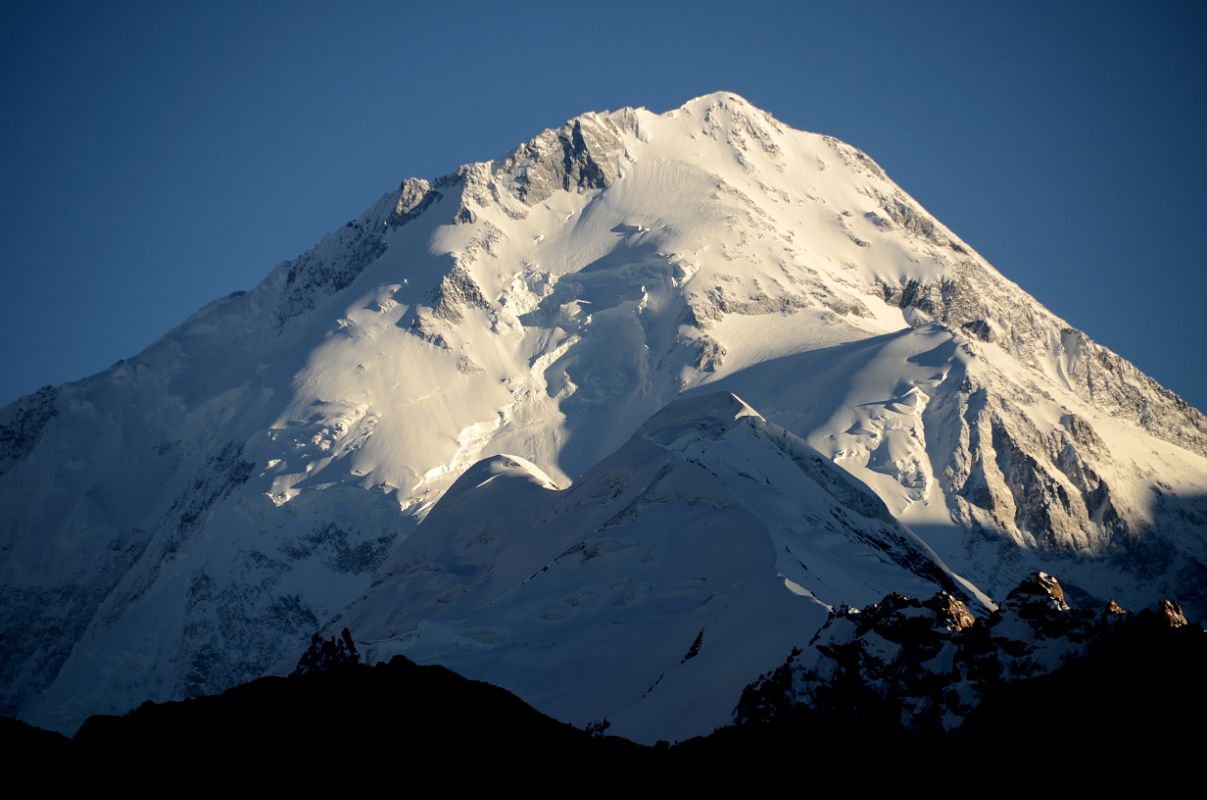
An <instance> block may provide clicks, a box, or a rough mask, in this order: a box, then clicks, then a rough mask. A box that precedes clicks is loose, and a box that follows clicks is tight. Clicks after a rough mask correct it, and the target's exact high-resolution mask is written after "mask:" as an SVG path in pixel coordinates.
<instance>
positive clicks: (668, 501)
mask: <svg viewBox="0 0 1207 800" xmlns="http://www.w3.org/2000/svg"><path fill="white" fill-rule="evenodd" d="M910 587H912V589H914V590H921V591H930V590H933V589H934V588H935V587H942V588H946V589H949V590H951V591H955V592H962V591H963V590H962V589H961V588H959V584H958V581H957V580H955V579H954V578H953V576H951V575H950V573H949V571H948V570H947V569H946V567H945V566H944V565H943V564H942V563H941V562H940V561H939V560H938V559H937V558H936V557H935V556H934V554H933V553H932V552H931V551H930V549H929V548H927V547H926V546H925V545H924V544H922V543H921V542H920V541H919V540H918V539H917V538H916V537H914V536H913V535H912V534H911V533H909V532H908V531H906V530H904V529H903V528H901V526H900V525H899V524H898V523H897V522H896V521H895V520H894V519H893V517H892V516H891V515H890V514H889V513H888V511H887V509H886V508H885V507H884V504H883V503H882V502H881V501H880V500H879V499H877V498H876V497H875V495H873V494H872V493H870V492H869V491H867V490H866V489H865V488H863V487H862V486H860V485H859V484H857V483H855V482H853V481H852V480H851V479H850V478H848V477H847V476H845V475H844V474H843V473H842V472H840V471H839V470H837V469H836V468H835V467H833V466H832V465H831V464H830V463H829V462H828V461H826V460H825V459H823V458H821V456H820V455H819V454H817V453H816V451H814V450H813V449H812V448H810V447H809V446H808V445H806V444H805V443H804V442H802V441H801V440H800V439H798V438H797V437H795V436H793V435H792V434H790V433H788V432H786V431H784V430H783V429H781V428H779V427H778V426H775V425H771V424H769V423H767V422H766V421H764V420H763V419H762V417H760V416H759V415H758V414H757V413H756V412H755V411H754V410H752V409H751V408H750V407H749V406H747V405H746V404H745V403H743V402H742V401H741V400H739V399H738V398H737V397H735V396H733V395H731V394H726V393H717V394H711V395H705V396H703V397H695V398H691V399H685V400H680V401H678V402H676V403H673V404H672V405H670V406H668V407H667V408H666V409H664V410H662V411H660V412H659V413H658V414H656V415H655V416H654V417H653V418H652V419H650V420H649V421H648V422H646V423H645V424H644V425H643V426H642V427H641V429H640V430H639V432H638V433H637V434H636V435H635V436H634V437H633V438H632V439H630V440H629V442H628V443H627V444H625V445H624V446H623V447H621V448H620V450H618V451H617V452H616V453H614V454H612V455H611V456H608V457H607V458H605V459H604V460H603V461H602V462H600V463H599V464H598V465H597V466H595V467H593V468H592V469H591V470H589V471H588V472H587V473H586V474H585V475H584V476H583V477H582V479H581V480H580V481H578V482H577V483H575V485H574V486H573V487H571V488H569V489H565V490H560V491H559V490H556V489H553V488H552V487H550V486H549V484H548V482H546V481H545V480H544V479H543V476H541V475H539V473H537V472H536V471H535V469H534V468H533V467H532V466H531V465H528V464H526V463H524V462H522V460H521V459H518V458H514V457H511V456H495V457H493V458H491V459H488V460H486V461H483V462H480V463H479V464H477V465H476V466H474V467H472V468H471V469H470V470H469V471H468V472H467V473H466V474H465V476H464V477H463V478H462V479H461V480H459V481H458V482H457V483H455V484H454V485H453V487H452V488H451V489H450V490H449V492H448V493H446V494H445V496H444V498H443V499H442V500H441V501H440V502H439V503H438V504H437V505H436V507H435V509H433V511H432V513H431V514H430V515H428V517H427V519H426V520H424V522H423V523H422V524H420V525H419V527H418V528H416V529H415V531H414V533H412V534H411V536H410V538H409V539H407V541H406V542H405V543H404V544H402V545H401V546H400V547H398V548H397V549H396V550H395V551H394V552H393V553H392V554H391V555H390V558H389V559H388V561H387V562H386V564H385V565H384V566H383V568H382V570H381V572H380V573H379V574H378V576H377V579H376V581H375V585H374V587H373V589H372V590H370V592H369V593H368V595H367V596H366V597H364V598H362V599H361V600H359V601H357V602H356V603H354V604H353V605H352V606H351V607H350V608H349V609H348V611H347V612H345V614H343V615H342V616H341V617H340V619H339V620H337V621H336V622H335V623H333V624H334V625H336V626H337V627H343V626H345V625H346V626H348V627H349V628H351V629H352V630H355V631H357V637H358V638H359V639H360V640H361V642H362V647H363V648H365V649H366V650H367V654H368V655H369V656H370V658H385V657H387V656H390V655H393V654H397V653H406V654H407V655H408V656H409V657H410V658H413V659H417V660H420V661H433V662H438V663H442V664H447V665H449V666H452V667H453V668H455V669H456V670H458V671H459V672H461V673H462V674H465V675H467V676H469V677H473V678H477V679H480V680H486V681H489V682H492V683H496V684H498V685H501V686H504V687H506V688H509V689H511V690H513V691H515V692H517V693H518V694H520V695H521V696H522V697H524V698H526V699H527V700H528V701H529V702H531V703H533V704H534V705H535V706H536V707H537V708H538V709H540V710H542V711H545V712H546V713H549V714H551V715H553V716H555V717H557V718H559V719H564V720H567V721H569V722H572V723H574V724H576V725H580V726H581V725H585V724H586V723H588V722H591V721H597V720H602V719H605V718H606V719H608V720H609V721H610V722H611V723H612V726H613V727H612V728H610V729H609V730H610V731H612V732H615V733H617V734H619V735H622V736H628V737H631V738H634V739H637V740H640V741H646V742H653V741H655V740H657V739H668V740H673V739H683V738H687V737H690V736H692V735H694V734H696V733H699V732H701V731H709V730H712V729H713V728H715V727H718V726H720V725H724V724H726V723H728V722H729V721H730V717H731V714H732V712H733V708H734V706H735V704H736V702H737V698H738V696H739V695H740V693H741V690H742V688H743V687H744V686H745V685H746V684H748V683H750V682H751V681H752V680H753V679H754V678H755V676H756V675H757V674H758V673H759V672H760V671H761V670H762V669H764V668H766V666H767V665H768V664H773V663H775V662H776V661H777V659H782V658H783V655H784V654H785V653H787V652H788V651H789V650H791V648H792V647H794V646H796V645H799V644H804V643H805V642H806V641H807V640H808V637H809V636H810V635H811V633H812V631H814V630H815V629H816V628H817V627H818V626H819V625H820V624H821V622H822V621H823V620H824V619H825V618H826V616H827V612H828V610H829V606H830V605H832V604H834V603H839V602H842V601H844V600H846V599H847V598H861V599H862V600H864V601H870V600H872V599H874V598H878V597H879V596H880V595H882V594H883V593H884V592H885V591H886V590H894V591H903V592H904V591H907V590H908V588H910Z"/></svg>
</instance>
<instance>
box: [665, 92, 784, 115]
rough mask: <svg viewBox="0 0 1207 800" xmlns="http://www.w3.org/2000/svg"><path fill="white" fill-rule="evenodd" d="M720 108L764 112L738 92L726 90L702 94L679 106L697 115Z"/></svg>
mask: <svg viewBox="0 0 1207 800" xmlns="http://www.w3.org/2000/svg"><path fill="white" fill-rule="evenodd" d="M718 106H728V107H730V108H740V109H743V110H753V111H761V110H762V109H760V108H759V107H758V106H756V105H755V104H754V103H751V102H750V101H749V100H747V99H746V98H745V97H742V96H741V95H740V94H738V93H737V92H729V91H724V90H722V91H716V92H709V93H708V94H702V95H700V96H699V97H693V98H692V99H691V100H688V101H687V102H686V103H684V104H683V105H681V106H679V108H681V109H684V110H687V111H691V112H693V113H697V112H701V111H703V110H704V109H707V108H716V107H718ZM763 113H766V112H763Z"/></svg>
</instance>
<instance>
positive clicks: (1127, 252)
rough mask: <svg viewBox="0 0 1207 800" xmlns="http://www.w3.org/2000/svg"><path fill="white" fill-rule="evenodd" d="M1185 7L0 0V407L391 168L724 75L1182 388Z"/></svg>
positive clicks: (212, 292) (1198, 150)
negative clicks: (878, 169)
mask: <svg viewBox="0 0 1207 800" xmlns="http://www.w3.org/2000/svg"><path fill="white" fill-rule="evenodd" d="M1205 8H1207V5H1205V4H1202V3H1197V2H1187V3H1158V2H1152V3H1140V2H1129V3H1118V4H1112V3H1108V2H1093V3H1072V2H1069V3H1059V2H1043V3H1035V4H1029V3H1025V2H1015V1H1012V2H997V3H989V2H951V3H947V2H925V1H922V2H915V3H903V2H900V1H899V0H894V1H893V2H871V1H869V0H863V1H862V2H859V3H842V2H833V1H832V0H831V1H830V2H825V3H809V2H800V0H797V2H788V3H774V2H755V0H746V1H745V2H728V3H714V2H706V1H705V0H694V1H693V2H683V3H675V2H655V1H654V0H645V2H636V3H633V2H617V1H615V0H608V2H596V3H564V2H559V3H524V2H511V3H502V2H495V3H476V2H471V1H470V0H458V2H455V3H436V2H427V3H422V4H421V3H414V2H394V3H384V2H353V1H351V0H349V1H348V2H341V3H330V2H324V3H306V2H300V1H295V2H281V3H272V2H237V3H226V2H214V1H211V2H204V3H202V2H197V3H191V4H190V3H184V2H170V3H164V2H147V3H121V2H96V1H95V0H92V2H87V3H64V2H52V1H51V0H48V2H45V3H33V2H6V3H4V4H3V10H0V271H2V277H3V281H2V282H0V365H2V368H0V403H4V402H7V401H9V400H11V399H13V398H15V397H17V396H18V395H20V394H24V393H26V392H28V391H31V390H33V389H35V388H36V387H38V386H39V385H42V384H46V383H59V382H63V381H67V380H73V379H76V378H80V377H83V376H85V375H87V374H90V373H93V372H96V371H98V370H101V369H104V368H106V367H107V366H109V365H110V364H112V363H113V362H114V361H116V360H117V359H119V358H123V357H126V356H130V355H133V354H135V353H137V352H138V351H139V350H141V349H142V348H144V347H146V346H147V345H149V344H151V343H152V342H153V341H154V340H155V339H157V338H158V337H159V336H161V335H162V334H163V333H165V332H166V331H167V330H169V329H170V328H171V327H173V326H174V325H176V324H177V323H179V322H181V321H182V320H183V319H184V318H185V317H187V316H188V315H189V314H190V313H192V312H193V311H194V310H196V309H197V308H199V307H200V306H201V305H203V304H205V303H206V302H208V301H210V300H211V299H213V298H215V297H218V296H221V295H224V294H228V293H229V292H231V291H233V290H235V289H246V288H250V287H252V286H254V285H255V284H256V283H258V282H259V281H260V280H261V279H262V278H263V277H264V276H265V275H266V274H267V273H268V270H269V269H270V268H271V267H272V266H273V265H274V264H276V263H278V262H280V261H283V260H285V259H288V258H292V257H294V256H296V255H298V254H299V253H301V252H302V251H304V250H306V249H307V248H308V247H309V246H311V245H312V244H314V243H315V242H317V241H318V239H319V238H320V237H321V236H322V235H323V234H324V233H325V232H327V231H329V230H331V229H333V228H336V227H338V226H339V225H340V224H342V223H343V222H344V221H346V220H348V219H350V218H352V217H354V216H356V215H358V214H359V213H360V212H361V211H363V210H364V209H365V208H366V207H367V206H368V205H369V203H370V202H372V201H373V200H374V199H375V198H376V197H377V196H378V195H380V194H381V193H382V192H384V191H387V190H389V189H391V188H393V187H394V186H396V185H397V183H398V182H399V180H400V179H401V178H403V177H406V176H410V175H417V176H425V177H426V176H435V175H439V174H443V173H446V172H449V171H450V170H452V169H453V168H455V167H456V166H457V165H459V164H461V163H464V162H467V161H473V160H480V159H485V158H491V157H494V156H497V155H500V154H502V153H503V152H505V151H506V150H508V149H510V148H511V147H513V146H515V145H516V144H518V143H519V142H521V141H522V140H525V139H527V138H530V137H531V136H533V135H535V134H536V133H538V132H539V131H541V130H542V129H544V128H547V127H550V126H553V125H557V124H559V123H561V122H562V121H564V120H565V119H567V118H569V117H571V116H573V115H575V114H578V113H580V112H583V111H588V110H600V109H605V108H617V107H620V106H625V105H644V106H647V107H649V108H651V109H653V110H656V111H663V110H666V109H668V108H673V107H676V106H678V105H680V104H681V103H683V102H684V101H686V100H687V99H689V98H691V97H694V96H697V95H700V94H705V93H707V92H711V91H715V90H720V89H728V90H731V91H736V92H738V93H740V94H742V95H744V96H745V97H746V98H747V99H749V100H750V101H751V102H753V103H755V104H756V105H758V106H760V107H762V108H764V109H766V110H768V111H770V112H771V113H772V114H774V115H775V116H777V117H778V118H780V119H781V120H783V121H785V122H787V123H789V124H791V125H793V126H794V127H798V128H802V129H805V130H812V131H819V132H823V133H829V134H833V135H835V136H838V137H839V138H841V139H844V140H846V141H848V142H850V143H852V144H854V145H856V146H857V147H860V148H862V149H864V150H866V151H867V152H869V153H870V154H871V155H872V156H873V157H874V158H875V159H876V160H877V161H879V162H880V164H881V165H882V166H884V167H885V169H886V170H887V171H888V173H889V175H890V176H892V177H893V178H894V179H895V180H896V181H897V182H898V183H900V184H901V185H902V186H903V187H904V188H905V189H906V191H908V192H910V193H911V194H913V195H914V196H915V197H917V198H918V199H919V200H920V201H921V202H922V203H923V204H924V205H925V206H926V207H927V208H928V209H929V210H930V211H931V212H933V213H934V214H935V215H936V216H938V217H939V218H940V219H941V220H943V221H944V222H945V223H947V224H948V225H949V226H950V227H951V228H952V229H953V230H955V231H956V233H958V234H959V235H960V236H961V237H962V238H964V239H966V240H967V241H968V242H969V243H971V244H972V245H973V246H974V247H976V248H977V249H978V250H979V251H980V252H981V253H983V254H984V255H985V256H986V257H988V258H989V260H990V261H991V262H993V263H994V264H995V265H996V266H997V267H998V268H999V269H1000V270H1001V271H1002V272H1004V273H1005V274H1006V275H1007V276H1008V277H1010V278H1011V279H1013V280H1015V281H1016V282H1018V283H1019V284H1021V285H1022V286H1023V287H1024V288H1025V289H1027V290H1028V291H1029V292H1031V293H1032V294H1033V295H1035V296H1036V297H1037V298H1038V299H1039V300H1040V301H1041V302H1043V303H1044V304H1046V305H1047V306H1048V307H1049V308H1051V309H1052V310H1053V311H1055V312H1056V313H1057V314H1060V315H1061V316H1063V317H1065V318H1066V319H1068V320H1069V321H1070V322H1071V323H1073V324H1074V325H1076V326H1077V327H1079V328H1082V329H1083V330H1085V331H1086V332H1088V333H1089V334H1090V335H1091V336H1092V337H1094V338H1096V339H1098V340H1099V341H1101V342H1103V343H1105V344H1106V345H1108V346H1110V347H1111V348H1113V349H1115V350H1116V351H1118V352H1119V353H1121V354H1122V355H1124V356H1125V357H1127V358H1129V359H1131V360H1133V361H1134V362H1136V364H1137V365H1139V366H1140V368H1141V369H1143V370H1145V371H1146V372H1148V373H1149V374H1151V375H1153V376H1154V377H1156V378H1157V379H1158V380H1160V381H1162V382H1163V383H1165V384H1166V385H1167V386H1169V387H1170V388H1172V389H1173V390H1175V391H1177V392H1178V393H1180V394H1182V395H1183V396H1184V397H1186V398H1187V399H1188V400H1189V401H1190V402H1191V403H1193V404H1195V405H1197V406H1198V407H1199V408H1207V370H1205V369H1204V367H1205V366H1207V358H1205V357H1204V345H1205V341H1204V339H1205V337H1204V329H1205V328H1204V325H1205V321H1204V318H1203V314H1202V309H1203V304H1204V299H1205V298H1207V269H1205V267H1207V264H1205V263H1204V261H1205V258H1204V254H1205V253H1207V223H1205V221H1204V219H1203V215H1204V211H1205V207H1207V201H1205V200H1204V197H1205V192H1207V147H1205V146H1204V145H1205V143H1207V46H1205V45H1204V41H1205V40H1207V11H1205V10H1204V9H1205Z"/></svg>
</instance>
